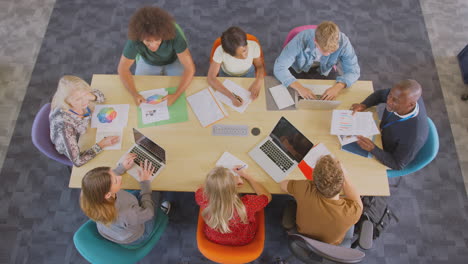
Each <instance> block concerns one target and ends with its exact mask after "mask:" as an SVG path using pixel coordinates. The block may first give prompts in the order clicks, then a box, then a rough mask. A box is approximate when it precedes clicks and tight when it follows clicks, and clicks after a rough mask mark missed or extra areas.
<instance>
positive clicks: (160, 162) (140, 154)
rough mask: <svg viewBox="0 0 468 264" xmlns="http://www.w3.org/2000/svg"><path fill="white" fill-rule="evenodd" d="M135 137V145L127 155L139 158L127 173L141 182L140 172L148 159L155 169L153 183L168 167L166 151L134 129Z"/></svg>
mask: <svg viewBox="0 0 468 264" xmlns="http://www.w3.org/2000/svg"><path fill="white" fill-rule="evenodd" d="M133 137H134V138H135V144H134V145H133V146H132V147H130V149H129V150H128V151H127V153H135V154H137V157H136V158H135V165H134V166H133V167H132V168H130V169H129V170H128V171H127V173H128V174H130V175H132V176H133V178H135V179H136V180H137V181H140V178H139V175H138V171H140V170H142V169H141V167H142V166H143V162H144V161H145V159H147V160H148V161H149V162H151V163H152V164H153V166H154V167H155V169H154V172H153V176H152V177H151V181H153V180H154V178H155V177H156V176H158V175H159V173H160V172H161V171H162V170H163V169H164V167H165V166H166V151H165V150H164V149H163V148H162V147H161V146H159V145H158V144H156V143H155V142H154V141H152V140H151V139H149V138H147V137H145V136H144V135H143V134H142V133H140V132H139V131H138V130H136V129H135V128H134V129H133Z"/></svg>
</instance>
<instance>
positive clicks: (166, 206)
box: [160, 201, 171, 215]
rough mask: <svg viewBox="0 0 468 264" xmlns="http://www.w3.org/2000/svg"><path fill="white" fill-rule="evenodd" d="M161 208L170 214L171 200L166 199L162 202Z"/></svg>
mask: <svg viewBox="0 0 468 264" xmlns="http://www.w3.org/2000/svg"><path fill="white" fill-rule="evenodd" d="M160 207H161V210H162V211H163V212H164V213H165V214H166V215H168V214H169V211H171V202H169V201H164V202H162V203H161V206H160Z"/></svg>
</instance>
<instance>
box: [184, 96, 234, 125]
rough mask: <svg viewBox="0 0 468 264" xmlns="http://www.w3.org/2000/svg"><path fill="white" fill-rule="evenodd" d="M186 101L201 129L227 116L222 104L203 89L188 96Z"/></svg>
mask: <svg viewBox="0 0 468 264" xmlns="http://www.w3.org/2000/svg"><path fill="white" fill-rule="evenodd" d="M187 101H188V102H189V104H190V107H192V110H193V112H194V113H195V115H196V116H197V118H198V120H199V121H200V124H201V125H202V127H207V126H209V125H211V124H213V123H214V122H216V121H218V120H221V119H223V118H224V117H226V116H227V115H228V114H227V112H226V110H225V109H224V107H223V106H222V104H221V103H220V102H218V101H217V100H216V98H215V97H214V95H213V94H212V93H211V92H210V91H209V89H203V90H201V91H199V92H198V93H195V94H192V95H191V96H188V97H187Z"/></svg>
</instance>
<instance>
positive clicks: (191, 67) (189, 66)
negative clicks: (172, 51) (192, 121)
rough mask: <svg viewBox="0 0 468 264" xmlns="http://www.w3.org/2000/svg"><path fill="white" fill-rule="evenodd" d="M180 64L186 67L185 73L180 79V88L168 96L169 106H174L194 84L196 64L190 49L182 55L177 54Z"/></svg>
mask: <svg viewBox="0 0 468 264" xmlns="http://www.w3.org/2000/svg"><path fill="white" fill-rule="evenodd" d="M177 57H178V58H179V61H180V63H181V64H182V66H184V72H183V73H182V77H181V79H180V83H179V87H177V91H176V92H175V94H170V95H168V96H167V104H168V105H172V104H173V103H174V102H175V101H176V100H177V98H179V96H180V95H181V94H182V93H183V92H185V90H187V87H188V86H189V85H190V82H192V79H193V76H194V75H195V64H194V63H193V59H192V55H191V54H190V51H189V49H188V48H187V49H185V50H184V51H183V52H181V53H177Z"/></svg>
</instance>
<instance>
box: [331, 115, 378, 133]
mask: <svg viewBox="0 0 468 264" xmlns="http://www.w3.org/2000/svg"><path fill="white" fill-rule="evenodd" d="M352 113H353V111H351V110H333V115H332V122H331V128H330V134H332V135H364V136H371V135H377V134H380V132H379V129H378V128H377V125H376V124H375V121H374V119H373V118H372V113H371V112H358V113H355V114H354V115H353V114H352Z"/></svg>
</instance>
